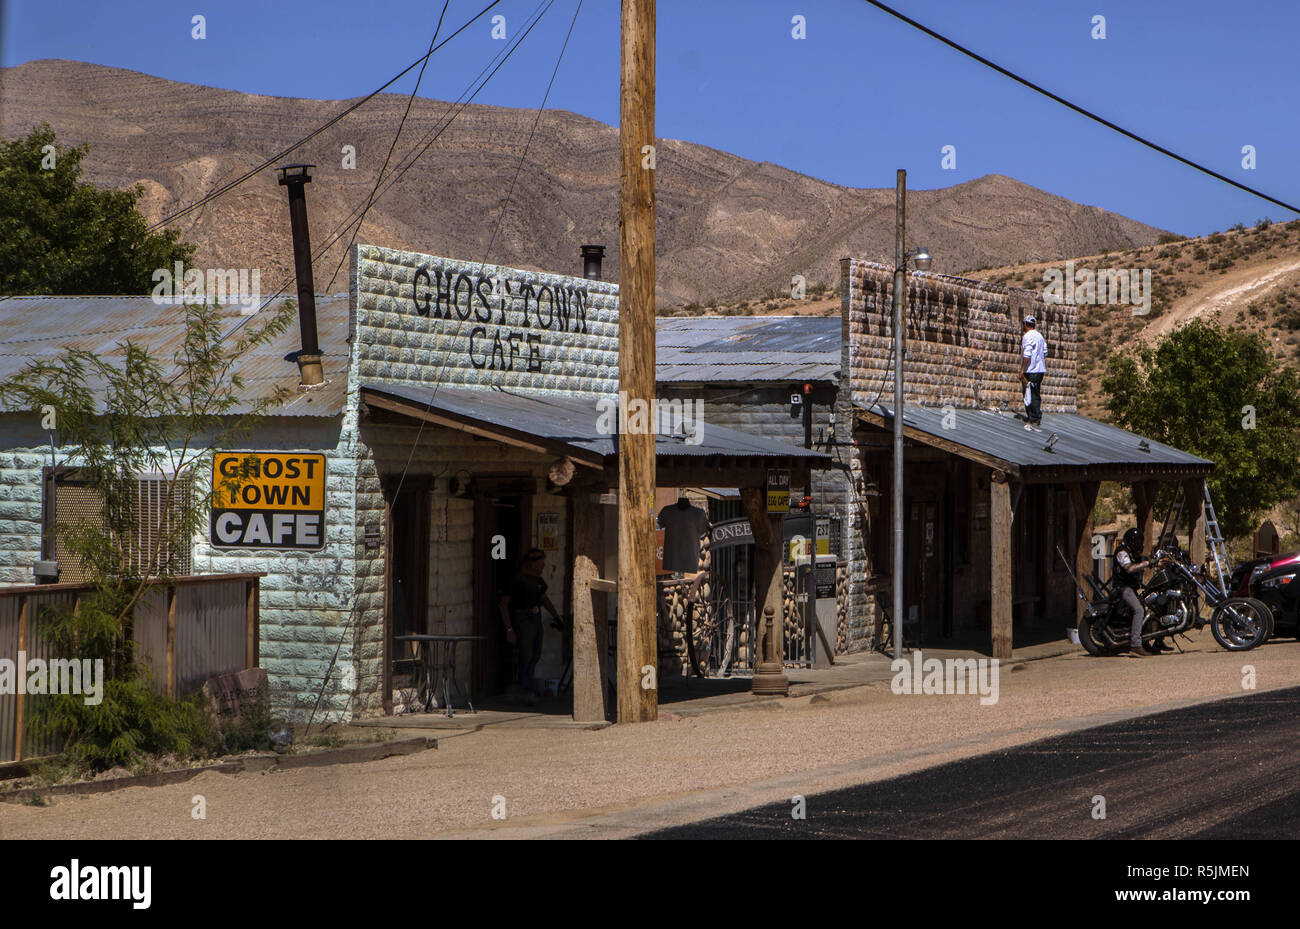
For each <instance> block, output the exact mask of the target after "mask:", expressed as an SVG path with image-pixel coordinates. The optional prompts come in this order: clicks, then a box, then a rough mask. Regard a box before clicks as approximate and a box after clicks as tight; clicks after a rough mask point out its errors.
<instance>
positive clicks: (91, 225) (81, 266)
mask: <svg viewBox="0 0 1300 929" xmlns="http://www.w3.org/2000/svg"><path fill="white" fill-rule="evenodd" d="M88 151H89V146H86V145H79V146H75V147H71V148H69V147H60V146H59V145H58V143H57V142H56V141H55V138H54V130H53V129H51V128H50V127H49V126H48V125H45V124H42V125H40V126H38V127H36V128H35V129H34V130H32V132H31V134H30V135H28V136H26V137H25V138H21V139H13V140H11V141H0V294H145V293H149V292H150V290H151V289H152V288H153V286H154V282H153V279H152V275H153V272H154V271H155V270H156V269H158V268H169V269H170V268H171V267H173V264H174V263H175V262H177V261H182V262H186V263H188V262H189V261H190V260H191V259H192V258H193V257H194V249H195V247H194V246H193V245H189V244H187V243H184V242H181V241H180V233H178V232H176V231H174V230H165V231H163V232H158V233H150V232H149V231H148V225H147V223H146V222H145V220H144V217H143V216H141V215H140V212H139V211H138V210H137V209H136V203H137V202H138V201H139V199H140V198H141V197H142V196H143V195H144V186H143V185H140V184H137V185H136V186H135V187H132V188H130V189H128V190H112V189H108V190H106V189H103V188H100V187H96V186H95V185H94V184H91V183H88V182H85V181H82V180H81V159H82V158H83V157H85V155H86V153H87V152H88Z"/></svg>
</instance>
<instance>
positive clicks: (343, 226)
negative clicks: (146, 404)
mask: <svg viewBox="0 0 1300 929" xmlns="http://www.w3.org/2000/svg"><path fill="white" fill-rule="evenodd" d="M550 2H551V3H553V2H554V0H550ZM543 4H545V5H546V6H547V7H548V8H549V3H547V2H546V0H542V3H539V4H538V6H537V7H535V8H534V10H533V13H532V14H530V16H534V15H536V14H537V12H538V11H539V10H541V9H542V6H543ZM534 25H535V23H534ZM529 29H531V26H530V27H529ZM529 29H526V30H524V32H523V33H522V34H521V35H520V36H519V38H518V39H516V40H515V44H514V45H513V46H511V45H507V46H506V48H504V49H502V50H501V51H500V52H497V54H496V55H495V56H493V58H492V59H491V60H490V61H489V62H488V63H487V65H485V66H484V67H483V69H482V70H481V71H479V73H478V74H477V75H476V76H475V77H474V79H473V80H471V81H470V82H469V84H468V85H467V86H466V88H465V90H463V91H462V92H461V95H460V97H458V98H457V100H456V102H455V103H453V104H452V105H451V106H449V107H448V108H447V110H445V111H444V112H443V116H444V117H445V116H447V114H448V113H451V117H450V118H449V119H447V120H446V122H444V123H442V124H441V125H440V126H438V127H437V128H436V129H435V130H433V137H432V138H429V136H428V135H427V134H426V135H425V136H423V137H422V138H421V140H420V142H417V143H416V145H420V144H421V143H424V142H425V140H426V139H427V140H428V142H427V144H425V145H424V147H423V148H422V149H421V150H420V151H419V153H418V154H416V155H415V156H414V158H412V159H411V160H410V161H409V162H407V158H408V157H410V155H409V153H408V155H406V156H403V158H402V161H403V162H407V163H406V164H405V165H404V166H402V167H400V169H399V171H398V173H397V174H395V175H393V176H391V177H390V178H389V181H388V183H387V184H386V185H385V186H384V189H383V190H382V191H380V192H379V194H378V196H375V197H374V198H373V199H374V200H379V199H380V198H382V197H383V196H384V194H385V193H387V192H388V190H389V188H391V187H392V185H393V184H395V183H396V182H397V181H398V180H400V179H401V176H402V174H404V173H405V172H406V171H407V170H408V169H409V168H411V167H412V166H413V165H414V164H415V161H416V160H418V159H419V158H420V157H421V156H422V155H423V154H424V152H425V151H427V150H428V149H429V147H430V146H431V145H432V144H433V143H434V142H436V141H437V140H438V137H439V136H441V135H442V133H443V132H444V131H446V129H447V127H448V126H450V125H451V123H452V122H454V121H455V119H456V117H457V116H459V115H460V113H461V112H462V111H463V110H464V108H465V106H468V104H469V103H470V102H471V101H472V100H473V99H474V97H475V96H477V95H478V93H479V92H480V91H481V90H482V89H483V87H484V86H486V84H487V82H488V81H490V80H491V79H492V75H494V74H496V70H494V71H493V72H492V74H489V75H488V77H487V79H486V80H484V81H483V83H482V84H480V85H479V86H478V88H477V89H475V90H474V93H473V95H472V96H470V97H469V99H468V100H465V101H464V103H463V104H462V103H461V99H462V98H464V97H465V95H466V94H468V93H469V92H470V90H471V88H473V87H474V85H475V84H476V83H478V81H479V79H480V78H482V77H483V75H484V74H485V73H486V72H487V71H488V69H489V68H491V67H492V63H493V62H495V61H496V60H497V59H499V58H502V56H505V58H507V59H508V58H509V57H510V55H511V54H513V52H514V50H515V49H516V48H518V47H519V43H520V42H522V41H523V38H524V37H525V36H527V35H528V31H529ZM443 44H446V43H443ZM503 64H505V61H504V60H502V61H501V64H500V65H498V66H497V70H500V66H501V65H503ZM457 106H459V109H456V107H457ZM452 110H455V112H454V113H453V112H452ZM365 208H366V204H364V203H363V204H362V205H360V206H357V207H354V208H353V209H352V211H351V212H350V213H348V215H347V216H346V217H344V219H343V221H342V222H340V223H339V224H338V225H337V226H335V227H334V229H333V230H332V231H331V232H330V234H329V236H327V237H326V240H325V242H324V244H323V245H320V246H318V247H317V248H316V249H315V250H314V254H313V255H312V256H311V260H312V264H313V265H315V263H316V262H317V261H318V260H320V259H321V258H322V257H324V255H325V253H326V252H327V251H329V250H330V249H331V248H332V247H333V246H334V243H335V242H337V241H338V240H339V239H341V238H342V237H343V236H344V235H345V234H346V233H347V231H348V230H349V229H350V228H352V225H353V224H354V223H356V222H357V220H356V219H355V218H354V217H356V216H357V215H358V214H359V213H363V212H364V210H365ZM346 260H347V251H346V250H345V251H344V253H343V257H342V259H340V261H339V264H338V265H337V266H336V267H335V269H334V275H333V276H332V277H331V278H330V282H329V284H328V285H326V289H327V290H328V289H329V287H330V286H332V285H333V283H334V278H335V277H337V276H338V272H339V270H340V269H341V268H342V267H343V262H344V261H346ZM292 281H293V273H292V271H290V272H289V273H288V274H286V275H285V277H284V278H283V279H282V282H281V284H280V286H279V287H278V288H276V291H275V293H273V294H271V296H269V297H267V298H266V299H265V300H263V301H262V303H261V305H260V306H259V307H258V308H257V310H256V311H254V312H253V313H252V314H249V315H246V316H243V317H242V318H241V319H240V321H239V323H238V324H237V325H235V326H234V327H233V328H232V329H231V330H230V331H229V332H227V333H226V334H225V335H223V336H222V339H223V340H224V339H226V338H229V337H230V336H232V335H234V334H235V333H236V332H238V331H239V330H240V329H242V328H243V327H244V326H245V325H247V324H248V323H249V321H250V320H252V319H253V318H254V317H255V316H256V315H257V313H260V312H261V311H262V310H264V309H266V308H267V307H268V306H270V305H271V303H272V302H274V301H275V299H276V298H277V297H279V296H280V295H281V294H283V293H284V292H285V290H286V288H288V286H289V284H290V283H292Z"/></svg>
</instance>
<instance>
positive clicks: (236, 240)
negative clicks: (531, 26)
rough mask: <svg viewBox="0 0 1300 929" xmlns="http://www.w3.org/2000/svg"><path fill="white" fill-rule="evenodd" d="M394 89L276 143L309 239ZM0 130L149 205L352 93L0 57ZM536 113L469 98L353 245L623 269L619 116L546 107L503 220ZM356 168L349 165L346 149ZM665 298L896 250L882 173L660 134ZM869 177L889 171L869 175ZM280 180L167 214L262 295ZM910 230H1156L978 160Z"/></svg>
mask: <svg viewBox="0 0 1300 929" xmlns="http://www.w3.org/2000/svg"><path fill="white" fill-rule="evenodd" d="M406 99H407V98H406V95H404V94H384V95H381V96H380V97H377V98H375V99H374V100H372V101H370V102H369V103H368V104H366V105H365V106H364V107H362V108H361V109H359V110H358V111H357V112H355V113H354V114H352V115H350V116H348V117H346V118H345V119H343V120H342V121H340V122H339V123H338V124H337V125H335V126H333V127H331V128H330V129H328V130H326V131H325V132H323V133H322V134H321V135H319V136H317V137H316V138H315V139H313V140H312V141H310V142H308V143H307V144H305V145H303V146H302V147H300V148H298V149H297V150H295V151H294V152H292V153H291V154H290V155H289V156H287V157H286V158H284V159H283V161H284V162H309V163H314V164H316V165H317V168H316V169H315V179H314V181H313V183H312V184H311V186H310V187H309V188H308V205H309V210H310V216H311V224H312V243H313V246H314V247H317V248H318V247H319V246H321V245H323V244H324V243H325V242H326V241H328V239H329V237H330V235H331V233H333V232H334V231H335V230H337V229H338V228H339V227H340V226H341V225H342V224H343V223H344V222H345V221H346V220H347V219H348V217H349V215H350V214H351V213H352V212H353V211H354V210H355V209H357V208H358V206H359V205H360V204H362V203H364V201H365V199H366V197H367V196H368V195H369V193H370V189H371V187H372V186H373V184H374V181H375V177H376V173H377V171H378V169H379V166H380V164H381V163H382V162H383V159H384V155H385V154H386V153H387V151H388V147H389V145H390V144H391V142H392V137H393V133H394V131H395V130H396V127H397V124H398V121H399V119H400V118H401V113H402V111H403V109H404V108H405V106H406ZM0 104H2V107H0V132H2V133H3V135H4V136H5V137H6V138H12V137H14V136H18V135H22V134H24V133H26V132H28V131H30V130H31V129H32V127H33V126H35V125H36V124H38V123H41V122H48V123H50V124H51V125H52V126H53V127H54V129H55V131H56V132H57V133H58V137H59V140H60V142H61V143H62V144H75V143H82V142H86V143H89V144H90V146H91V150H90V154H89V155H88V156H87V158H86V160H85V161H84V162H83V164H84V165H85V168H86V176H87V178H88V179H89V180H91V181H94V182H95V183H97V184H100V185H104V186H114V187H120V186H125V185H130V184H137V183H139V184H143V185H144V186H145V189H146V196H145V199H144V201H143V209H144V211H145V213H146V215H147V216H148V217H149V218H150V219H151V220H156V219H158V218H160V217H162V216H164V215H167V214H168V213H170V212H172V211H173V210H175V209H177V208H178V207H179V206H180V205H183V204H185V203H189V202H192V201H194V200H196V199H198V198H199V197H201V196H202V195H204V194H206V193H208V192H209V191H211V190H213V189H214V188H216V187H218V186H220V185H221V184H223V183H226V182H228V181H230V180H232V179H233V178H236V177H238V176H239V175H240V174H242V173H243V172H245V171H246V170H248V169H249V168H251V167H253V166H255V165H256V164H258V163H260V162H261V161H262V160H264V159H266V158H268V157H270V156H271V155H273V154H275V153H276V152H278V151H280V150H281V149H283V148H285V147H286V146H288V145H289V144H290V143H292V142H294V141H296V140H297V139H298V138H301V137H302V136H304V135H306V134H307V133H308V132H310V131H311V130H313V129H315V128H316V127H317V126H319V125H320V124H322V123H324V122H325V121H326V120H328V119H329V118H330V117H331V116H333V115H334V114H336V113H337V112H339V110H341V109H342V108H343V106H344V105H345V104H346V101H322V100H300V99H292V98H286V97H266V96H256V95H252V94H244V93H238V92H235V91H229V90H219V89H214V88H211V87H201V86H196V85H192V84H184V83H177V82H173V81H167V80H163V79H160V78H156V77H150V76H149V75H146V74H140V73H137V72H133V71H125V70H120V69H115V68H106V67H101V66H98V65H91V64H85V63H80V62H73V61H56V60H44V61H32V62H28V63H26V64H23V65H19V66H17V67H13V68H7V69H3V70H0ZM449 108H450V105H449V104H447V103H442V102H438V101H434V100H427V99H417V100H416V101H415V105H414V107H413V108H412V111H411V115H410V117H409V119H408V120H407V123H406V128H405V130H404V131H403V134H402V138H401V141H400V142H399V144H398V147H397V150H396V152H395V154H394V159H393V163H394V164H400V163H402V161H403V159H404V157H405V156H406V155H407V154H408V153H410V152H412V151H413V150H417V149H418V148H420V147H421V146H423V145H424V143H425V141H426V140H427V139H428V138H429V137H430V136H431V135H432V133H433V132H434V131H435V127H437V126H438V125H439V124H440V123H441V122H442V119H443V115H444V114H445V113H447V112H448V111H449ZM533 117H534V112H533V111H530V110H521V109H507V108H502V107H492V106H477V105H476V106H470V107H468V108H466V109H464V111H463V112H461V113H460V115H459V116H458V117H457V118H456V120H455V121H454V122H452V123H451V124H450V127H449V128H447V129H446V131H444V132H443V134H442V135H441V136H440V137H439V138H438V139H437V141H436V142H434V143H433V144H432V145H431V146H430V147H429V148H428V150H427V152H426V153H425V154H424V155H423V156H422V157H421V158H420V159H419V161H418V162H416V163H415V165H414V167H413V168H412V169H411V170H410V171H408V172H407V173H406V174H405V175H404V176H402V178H401V179H400V180H399V181H398V182H397V183H396V184H394V185H393V187H392V188H391V189H390V190H389V191H388V192H387V193H386V194H384V195H383V197H382V198H381V199H380V200H378V201H377V202H376V203H375V204H374V206H373V207H372V208H371V210H370V212H369V214H368V215H367V217H366V221H365V227H364V229H363V230H362V233H361V237H360V238H361V241H366V242H371V243H374V244H380V245H388V246H392V247H397V248H410V249H416V250H419V251H425V252H431V253H434V254H440V255H450V256H457V257H466V258H472V259H482V258H486V259H487V260H489V261H492V262H496V263H503V264H509V265H515V266H522V267H533V268H546V269H551V270H564V271H569V272H571V273H577V272H578V271H579V270H580V263H579V258H578V246H579V245H581V244H586V243H600V244H604V245H606V247H607V249H608V257H607V260H606V266H605V267H606V276H607V277H609V278H611V279H614V280H617V275H618V258H617V251H618V248H617V245H618V202H617V196H618V164H617V152H618V130H617V129H616V128H615V127H611V126H607V125H605V124H603V123H600V122H597V121H595V120H592V119H587V118H585V117H582V116H577V115H575V114H572V113H568V112H564V111H549V112H547V113H545V114H544V115H543V118H542V120H541V123H540V125H539V126H538V130H537V134H536V137H535V138H534V139H533V142H532V146H531V148H530V149H529V151H528V157H527V160H526V161H525V162H524V165H523V168H522V171H521V172H520V174H519V179H518V182H517V183H516V185H515V187H514V191H513V194H512V195H511V196H510V200H509V205H508V207H507V209H506V211H505V216H504V218H503V219H502V221H501V227H500V231H499V233H497V235H496V237H495V239H494V240H493V241H492V242H491V251H490V253H489V252H488V245H489V239H491V237H492V232H493V228H494V226H495V225H496V222H497V217H498V214H499V212H500V210H501V207H502V204H503V203H504V202H505V199H506V193H507V189H508V188H509V185H510V181H511V178H512V176H513V175H514V172H515V168H516V165H517V164H518V163H519V158H520V154H521V152H522V151H523V148H524V144H525V141H526V139H527V137H528V132H529V128H530V126H531V125H532V121H533ZM348 145H351V146H355V150H356V167H355V169H351V170H349V169H346V168H344V167H343V159H344V156H343V153H342V152H343V148H344V146H348ZM655 178H656V188H657V197H658V208H659V213H658V238H659V240H658V249H659V251H658V263H657V271H658V286H659V294H660V297H659V300H660V303H661V304H674V303H683V302H687V301H705V300H710V299H719V300H735V299H738V298H741V297H749V296H752V295H753V294H756V293H762V292H765V291H768V290H781V289H786V290H788V288H789V286H790V279H791V277H792V275H794V274H802V275H804V276H805V277H806V278H807V280H808V282H809V283H810V284H816V283H824V284H828V285H831V286H835V284H836V282H837V280H838V274H839V269H838V260H839V259H840V258H841V257H844V256H846V255H860V256H863V257H868V258H873V259H876V260H886V259H889V258H890V256H891V255H892V252H893V245H892V242H893V196H894V195H893V189H892V187H891V188H887V189H853V188H848V187H841V186H837V185H835V184H829V183H826V182H824V181H820V180H817V179H815V178H811V177H807V176H804V175H801V174H797V173H795V172H793V171H789V170H787V169H785V168H781V167H778V166H776V165H773V164H766V163H757V162H753V161H748V160H746V159H744V158H739V157H737V156H735V155H730V154H727V153H726V152H721V151H718V150H716V149H712V148H706V147H704V146H701V145H694V144H692V143H689V142H682V141H676V140H661V142H660V143H659V145H658V150H657V169H656V175H655ZM882 180H892V178H889V179H882ZM287 212H288V211H287V208H286V205H285V196H284V192H283V191H282V190H281V189H280V188H279V187H278V186H277V184H276V177H275V173H274V172H273V171H270V170H268V171H264V172H262V173H261V174H259V175H258V176H256V177H254V178H252V179H251V180H249V181H247V182H245V183H244V184H243V185H242V186H240V187H238V188H236V189H235V190H233V191H231V192H229V193H227V194H226V195H224V196H222V197H220V198H217V199H216V200H214V201H213V202H212V203H210V204H208V205H206V206H204V207H203V209H202V210H199V211H196V212H195V213H193V214H191V215H189V216H186V217H184V218H183V219H181V220H180V221H178V223H177V224H176V228H179V229H180V230H181V232H182V235H183V237H184V238H185V239H187V240H188V241H191V242H194V243H196V244H197V245H198V246H199V251H198V255H197V263H198V264H199V265H200V266H201V267H214V268H240V267H247V268H254V267H255V268H260V269H262V287H263V291H264V292H266V291H270V290H272V289H273V288H274V287H276V286H278V285H279V283H281V282H282V281H283V280H285V279H287V276H288V275H289V273H290V271H291V268H292V259H291V248H290V241H289V224H288V216H287ZM908 212H909V229H908V234H909V239H910V240H911V242H912V243H921V244H924V245H926V246H928V247H929V248H930V249H931V250H932V251H933V252H934V253H935V256H936V261H935V269H936V270H940V271H947V272H951V273H960V272H962V271H965V270H967V269H971V268H980V267H990V266H995V265H997V266H1003V265H1009V264H1014V263H1020V262H1028V261H1041V260H1048V259H1056V258H1064V257H1068V256H1074V255H1086V254H1095V253H1097V252H1101V251H1103V250H1106V249H1121V248H1131V247H1134V246H1140V245H1147V244H1151V243H1154V242H1155V240H1156V237H1157V235H1158V234H1159V230H1157V229H1154V228H1152V227H1150V226H1147V225H1144V224H1142V223H1139V222H1135V221H1133V220H1130V219H1126V218H1125V217H1123V216H1119V215H1117V214H1114V213H1108V212H1106V211H1104V210H1101V209H1098V208H1096V207H1090V206H1082V205H1080V204H1077V203H1073V202H1071V201H1069V200H1065V199H1063V198H1061V197H1056V196H1053V195H1051V194H1048V193H1046V192H1044V191H1042V190H1038V189H1036V188H1033V187H1030V186H1028V185H1025V184H1022V183H1020V182H1018V181H1015V180H1012V179H1011V178H1007V177H1001V176H998V175H989V176H986V177H982V178H979V179H977V180H973V181H968V182H966V183H963V184H958V185H955V186H953V187H948V188H943V189H939V190H928V191H925V190H918V191H911V192H910V193H909V203H908ZM346 241H347V236H344V238H343V239H342V241H339V242H337V243H336V244H335V245H334V246H333V247H332V248H331V249H330V250H329V251H328V252H327V253H326V254H325V256H323V257H322V258H321V259H319V260H318V262H317V264H316V283H317V288H318V289H319V290H322V291H325V290H330V291H339V290H343V289H345V288H346V286H347V267H346V265H344V267H343V268H342V270H341V271H339V272H338V274H337V276H334V275H335V268H336V267H337V266H338V265H339V263H340V261H341V259H342V258H343V255H344V246H345V244H346Z"/></svg>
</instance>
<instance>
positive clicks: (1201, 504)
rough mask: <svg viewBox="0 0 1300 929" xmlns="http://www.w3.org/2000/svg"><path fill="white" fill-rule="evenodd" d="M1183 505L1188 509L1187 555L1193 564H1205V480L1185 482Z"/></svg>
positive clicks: (1195, 478) (1198, 478)
mask: <svg viewBox="0 0 1300 929" xmlns="http://www.w3.org/2000/svg"><path fill="white" fill-rule="evenodd" d="M1183 497H1184V503H1183V505H1184V506H1185V507H1186V509H1187V554H1188V557H1190V558H1191V559H1192V564H1203V563H1204V562H1205V479H1204V478H1200V477H1192V478H1188V479H1187V480H1185V481H1183Z"/></svg>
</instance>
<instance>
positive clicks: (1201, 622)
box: [1062, 546, 1300, 655]
mask: <svg viewBox="0 0 1300 929" xmlns="http://www.w3.org/2000/svg"><path fill="white" fill-rule="evenodd" d="M1062 558H1064V556H1062ZM1151 560H1152V562H1153V563H1154V566H1155V572H1154V574H1152V576H1151V579H1150V580H1149V581H1148V582H1147V583H1146V584H1145V585H1143V586H1142V587H1141V588H1140V589H1139V592H1138V599H1139V600H1140V601H1141V602H1142V606H1143V609H1144V610H1145V613H1146V617H1145V619H1144V621H1143V624H1142V642H1143V644H1145V645H1147V646H1148V647H1155V648H1158V647H1159V646H1160V644H1161V643H1162V642H1163V641H1164V640H1165V639H1167V638H1172V637H1174V636H1176V635H1178V634H1179V633H1183V632H1187V631H1189V630H1191V629H1200V628H1202V627H1203V626H1205V624H1206V622H1207V620H1206V619H1205V618H1204V617H1203V616H1202V615H1201V614H1202V603H1201V596H1202V595H1204V597H1205V604H1206V605H1208V606H1209V607H1210V608H1211V613H1210V618H1209V620H1208V622H1209V624H1210V631H1211V632H1212V633H1213V635H1214V639H1215V641H1216V642H1218V643H1219V645H1221V646H1222V647H1223V648H1226V649H1228V650H1229V651H1247V650H1249V649H1252V648H1255V647H1256V646H1258V645H1260V644H1261V643H1262V642H1264V641H1265V640H1266V639H1267V638H1268V637H1269V635H1270V634H1271V633H1272V631H1273V614H1272V611H1271V610H1270V609H1269V608H1268V606H1267V605H1266V604H1264V603H1262V602H1261V601H1260V600H1258V599H1256V598H1254V597H1249V596H1231V597H1229V596H1224V593H1223V591H1222V590H1220V589H1219V588H1218V587H1217V586H1216V585H1215V584H1214V583H1212V582H1211V581H1209V580H1208V579H1207V578H1206V576H1205V572H1204V571H1203V570H1202V569H1201V567H1200V566H1199V565H1194V564H1192V563H1191V560H1190V559H1189V558H1188V557H1187V554H1186V553H1185V552H1183V551H1182V550H1181V549H1180V548H1178V547H1177V546H1168V547H1165V548H1158V549H1156V551H1155V552H1153V553H1152V555H1151ZM1297 570H1300V566H1298V567H1297ZM1086 580H1087V581H1088V583H1089V584H1090V585H1091V586H1092V588H1093V597H1091V598H1086V597H1084V598H1083V599H1085V600H1086V602H1087V603H1088V608H1087V609H1086V610H1085V611H1084V615H1083V618H1082V619H1081V620H1079V643H1080V644H1081V645H1082V646H1083V647H1084V649H1085V650H1086V651H1087V652H1088V654H1090V655H1114V654H1118V653H1119V652H1122V651H1125V650H1127V649H1128V648H1129V633H1130V630H1131V628H1132V618H1131V616H1130V615H1129V611H1128V609H1127V607H1125V605H1124V601H1123V599H1122V591H1121V590H1120V588H1119V587H1118V585H1112V584H1099V583H1098V582H1097V581H1096V579H1095V578H1093V577H1092V576H1091V575H1088V576H1087V577H1086ZM1080 596H1081V597H1083V594H1082V591H1080Z"/></svg>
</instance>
